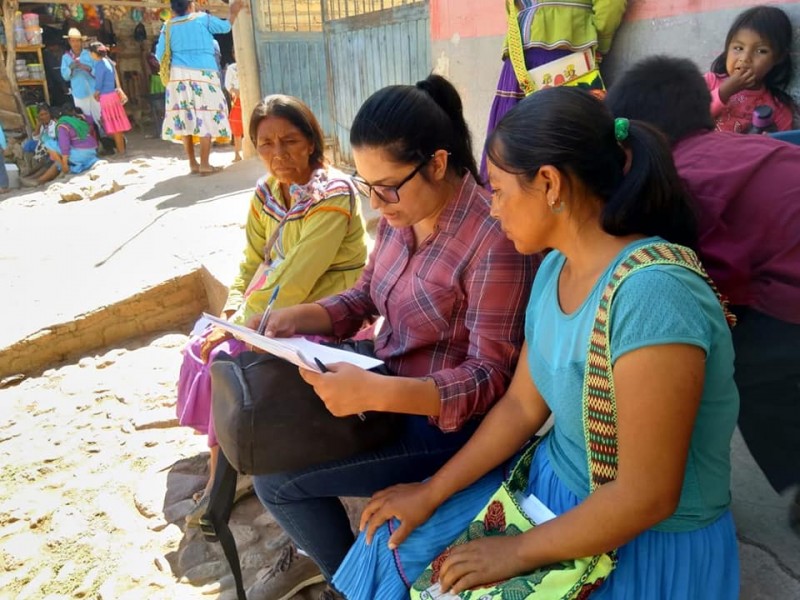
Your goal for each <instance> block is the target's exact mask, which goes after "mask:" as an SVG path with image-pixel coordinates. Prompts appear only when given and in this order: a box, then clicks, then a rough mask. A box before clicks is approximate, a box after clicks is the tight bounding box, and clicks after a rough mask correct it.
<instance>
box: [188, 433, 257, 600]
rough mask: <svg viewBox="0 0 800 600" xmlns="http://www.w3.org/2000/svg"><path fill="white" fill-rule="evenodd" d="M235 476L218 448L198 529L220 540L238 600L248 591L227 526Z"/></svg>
mask: <svg viewBox="0 0 800 600" xmlns="http://www.w3.org/2000/svg"><path fill="white" fill-rule="evenodd" d="M236 478H237V473H236V469H234V468H233V467H232V466H231V464H230V463H229V462H228V459H227V458H226V456H225V453H224V452H223V451H222V448H220V449H219V455H218V458H217V470H216V471H215V473H214V484H213V485H212V487H211V497H210V498H209V501H208V508H207V509H206V513H205V514H204V515H203V517H202V518H201V519H200V531H202V532H203V536H204V537H205V538H206V541H207V542H217V541H218V542H219V543H220V545H221V546H222V551H223V552H224V553H225V558H226V559H227V561H228V565H229V566H230V568H231V573H233V580H234V582H235V583H236V597H237V598H238V600H247V593H246V592H245V589H244V582H243V581H242V568H241V566H240V564H239V553H238V552H237V551H236V540H235V539H234V537H233V533H231V529H230V527H229V526H228V521H229V520H230V518H231V512H232V511H233V500H234V497H235V494H236Z"/></svg>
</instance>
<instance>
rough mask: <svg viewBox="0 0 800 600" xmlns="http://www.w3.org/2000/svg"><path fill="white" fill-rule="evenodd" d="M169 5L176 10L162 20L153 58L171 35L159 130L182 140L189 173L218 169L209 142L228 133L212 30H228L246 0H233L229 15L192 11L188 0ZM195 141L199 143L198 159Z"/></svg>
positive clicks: (221, 139) (226, 138)
mask: <svg viewBox="0 0 800 600" xmlns="http://www.w3.org/2000/svg"><path fill="white" fill-rule="evenodd" d="M170 6H171V7H172V12H173V14H174V15H175V16H173V17H172V18H171V19H170V20H169V21H167V23H165V25H164V27H163V28H162V30H161V35H160V36H159V38H158V45H157V46H156V58H157V59H158V60H159V62H161V61H163V60H165V58H164V54H165V52H166V51H167V40H169V56H168V57H167V60H169V62H170V71H169V73H170V75H169V84H168V85H167V90H166V96H165V102H166V114H165V118H164V124H163V126H162V130H161V135H162V137H163V138H164V139H165V140H169V141H175V142H179V143H182V144H183V147H184V149H185V151H186V158H188V159H189V169H190V171H191V173H195V174H199V175H210V174H212V173H215V172H216V171H218V170H219V169H217V168H215V167H212V166H211V164H210V163H209V160H208V159H209V155H210V154H211V143H212V142H215V141H216V142H221V143H229V142H230V139H231V130H230V124H229V123H228V110H227V102H226V100H225V94H224V93H223V91H222V82H221V81H220V77H219V71H218V66H217V61H216V59H215V57H214V36H213V34H215V33H228V32H229V31H230V30H231V25H233V23H234V21H235V20H236V17H237V15H238V14H239V11H241V10H242V8H244V6H245V3H244V2H243V0H234V1H233V2H231V4H230V16H229V20H228V21H225V20H223V19H219V18H217V17H214V16H212V15H210V14H208V13H204V12H195V11H194V2H191V1H190V0H172V2H171V3H170ZM195 144H199V145H200V162H199V163H198V162H197V158H196V157H195V152H194V145H195Z"/></svg>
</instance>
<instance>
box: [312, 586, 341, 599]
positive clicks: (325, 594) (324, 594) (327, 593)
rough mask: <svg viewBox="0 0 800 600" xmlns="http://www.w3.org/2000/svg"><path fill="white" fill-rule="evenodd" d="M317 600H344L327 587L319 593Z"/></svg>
mask: <svg viewBox="0 0 800 600" xmlns="http://www.w3.org/2000/svg"><path fill="white" fill-rule="evenodd" d="M317 600H345V598H344V596H342V595H341V594H340V593H339V592H337V591H336V590H335V589H333V588H332V587H331V586H328V587H326V588H325V589H324V590H322V591H321V592H320V593H319V597H318V598H317Z"/></svg>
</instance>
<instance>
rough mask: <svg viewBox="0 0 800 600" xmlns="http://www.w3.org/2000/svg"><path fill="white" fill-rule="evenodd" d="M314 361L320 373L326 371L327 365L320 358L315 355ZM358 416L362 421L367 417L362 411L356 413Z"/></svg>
mask: <svg viewBox="0 0 800 600" xmlns="http://www.w3.org/2000/svg"><path fill="white" fill-rule="evenodd" d="M314 362H315V363H317V366H318V367H319V370H320V371H321V372H322V373H327V372H328V367H326V366H325V363H324V362H322V361H321V360H320V359H318V358H317V357H316V356H315V357H314ZM358 418H359V419H361V420H362V421H366V420H367V417H366V415H365V414H364V413H358Z"/></svg>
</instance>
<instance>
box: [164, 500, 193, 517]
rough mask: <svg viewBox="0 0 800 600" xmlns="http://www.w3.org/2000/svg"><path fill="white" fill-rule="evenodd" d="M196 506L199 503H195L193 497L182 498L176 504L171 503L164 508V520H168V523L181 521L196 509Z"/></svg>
mask: <svg viewBox="0 0 800 600" xmlns="http://www.w3.org/2000/svg"><path fill="white" fill-rule="evenodd" d="M195 506H197V503H195V501H194V500H192V499H191V498H189V499H188V500H181V501H180V502H176V503H175V504H170V505H169V506H167V507H166V508H165V509H164V520H165V521H167V523H176V522H178V521H181V520H183V518H184V517H185V516H186V515H188V514H189V513H190V512H192V511H193V510H194V507H195Z"/></svg>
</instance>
